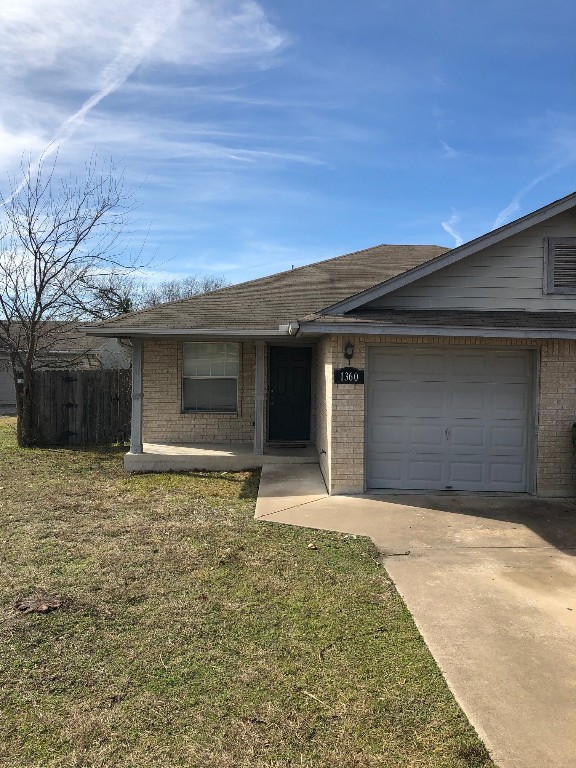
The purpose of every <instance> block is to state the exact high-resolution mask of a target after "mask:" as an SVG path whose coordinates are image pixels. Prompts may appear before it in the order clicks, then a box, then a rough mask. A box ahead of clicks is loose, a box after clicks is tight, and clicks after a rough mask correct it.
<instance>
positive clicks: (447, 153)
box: [440, 139, 458, 160]
mask: <svg viewBox="0 0 576 768" xmlns="http://www.w3.org/2000/svg"><path fill="white" fill-rule="evenodd" d="M440 144H441V145H442V149H443V150H444V157H446V158H448V159H449V160H451V159H452V158H453V157H456V155H457V154H458V152H456V150H455V149H454V147H451V146H450V144H448V143H447V142H445V141H444V140H443V139H440Z"/></svg>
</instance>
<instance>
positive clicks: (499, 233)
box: [322, 192, 576, 315]
mask: <svg viewBox="0 0 576 768" xmlns="http://www.w3.org/2000/svg"><path fill="white" fill-rule="evenodd" d="M574 206H576V192H573V193H572V194H571V195H567V196H566V197H563V198H562V199H560V200H556V201H555V202H553V203H550V204H549V205H546V206H544V207H543V208H539V209H538V210H537V211H534V212H533V213H529V214H528V215H527V216H522V218H520V219H516V221H512V222H510V223H509V224H505V225H504V226H503V227H500V228H499V229H495V230H493V231H492V232H488V233H487V234H485V235H482V236H481V237H477V238H476V239H475V240H471V241H470V242H469V243H464V245H461V246H459V247H458V248H453V249H452V250H451V251H448V252H447V253H443V254H442V255H441V256H437V257H436V258H434V259H431V260H430V261H427V262H425V263H424V264H421V265H420V266H418V267H414V268H413V269H409V270H408V271H407V272H402V274H400V275H397V276H396V277H392V278H391V279H389V280H385V281H384V282H382V283H379V284H378V285H374V286H372V288H368V289H367V290H365V291H361V292H360V293H357V294H355V295H354V296H351V297H350V298H347V299H344V300H343V301H339V302H337V303H336V304H332V305H331V306H329V307H326V308H325V309H323V310H322V312H323V313H324V314H331V315H343V314H345V313H346V312H350V311H351V310H352V309H357V308H358V307H361V306H363V305H364V304H367V303H368V302H370V301H374V300H375V299H379V298H380V297H381V296H385V295H386V294H387V293H392V291H396V290H398V288H403V287H404V286H405V285H408V284H409V283H413V282H414V281H415V280H419V279H420V278H422V277H426V276H427V275H431V274H432V273H433V272H437V271H438V270H439V269H443V268H444V267H448V266H450V264H454V263H455V262H457V261H460V260H461V259H464V258H466V257H467V256H471V255H472V254H473V253H478V251H482V250H484V249H485V248H488V247H490V246H491V245H496V243H500V242H502V240H506V238H508V237H512V236H513V235H517V234H519V233H520V232H523V231H524V230H525V229H528V228H529V227H533V226H534V225H536V224H540V223H542V222H543V221H547V220H548V219H550V218H552V217H553V216H557V215H558V214H560V213H564V212H565V211H568V210H570V209H571V208H573V207H574Z"/></svg>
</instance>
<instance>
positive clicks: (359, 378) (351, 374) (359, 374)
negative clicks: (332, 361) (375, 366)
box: [334, 367, 364, 384]
mask: <svg viewBox="0 0 576 768" xmlns="http://www.w3.org/2000/svg"><path fill="white" fill-rule="evenodd" d="M334 384H364V370H363V369H362V368H350V367H348V368H335V369H334Z"/></svg>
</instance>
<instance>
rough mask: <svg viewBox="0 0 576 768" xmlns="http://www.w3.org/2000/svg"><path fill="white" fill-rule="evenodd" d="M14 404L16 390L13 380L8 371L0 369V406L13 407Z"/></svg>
mask: <svg viewBox="0 0 576 768" xmlns="http://www.w3.org/2000/svg"><path fill="white" fill-rule="evenodd" d="M15 403H16V390H15V389H14V379H13V378H12V374H11V373H9V372H8V371H3V370H2V369H1V368H0V405H14V404H15Z"/></svg>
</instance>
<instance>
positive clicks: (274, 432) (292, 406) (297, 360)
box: [268, 347, 312, 441]
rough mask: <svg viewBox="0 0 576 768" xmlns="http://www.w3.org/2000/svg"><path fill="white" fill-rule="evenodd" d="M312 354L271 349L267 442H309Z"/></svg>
mask: <svg viewBox="0 0 576 768" xmlns="http://www.w3.org/2000/svg"><path fill="white" fill-rule="evenodd" d="M311 369H312V350H311V348H310V347H270V392H269V398H268V439H269V440H286V441H289V440H310V404H311V383H312V377H311Z"/></svg>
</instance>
